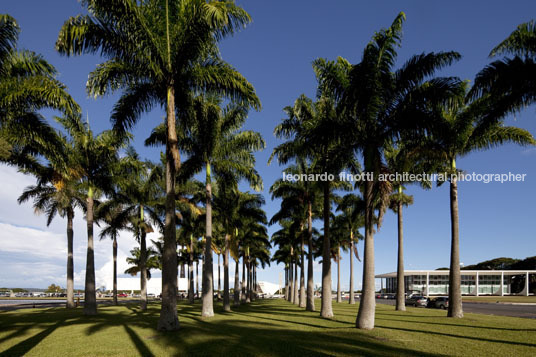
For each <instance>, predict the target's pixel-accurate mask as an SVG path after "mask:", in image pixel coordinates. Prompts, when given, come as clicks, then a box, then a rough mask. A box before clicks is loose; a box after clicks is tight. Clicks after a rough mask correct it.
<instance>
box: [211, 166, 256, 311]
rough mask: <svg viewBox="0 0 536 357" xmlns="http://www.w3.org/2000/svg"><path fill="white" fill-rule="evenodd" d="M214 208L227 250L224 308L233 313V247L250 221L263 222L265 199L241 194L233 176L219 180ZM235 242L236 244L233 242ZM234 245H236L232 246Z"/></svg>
mask: <svg viewBox="0 0 536 357" xmlns="http://www.w3.org/2000/svg"><path fill="white" fill-rule="evenodd" d="M213 202H214V207H215V209H216V210H217V211H218V217H219V220H220V223H221V225H222V227H223V230H224V232H225V250H224V254H223V308H224V310H225V311H231V305H230V295H229V254H230V252H231V248H232V245H234V246H236V245H237V244H239V243H238V242H237V241H235V240H237V239H238V234H239V231H240V230H241V229H243V228H244V224H245V222H249V221H250V220H255V221H263V219H264V220H265V219H266V217H265V213H264V211H263V210H262V209H261V206H262V205H263V204H264V198H263V197H262V196H261V195H258V194H252V193H248V192H241V191H239V190H238V185H237V182H236V181H234V180H233V177H232V176H225V177H222V178H221V179H220V180H218V190H217V194H216V195H215V196H214V200H213ZM232 241H234V242H232ZM231 243H234V244H231Z"/></svg>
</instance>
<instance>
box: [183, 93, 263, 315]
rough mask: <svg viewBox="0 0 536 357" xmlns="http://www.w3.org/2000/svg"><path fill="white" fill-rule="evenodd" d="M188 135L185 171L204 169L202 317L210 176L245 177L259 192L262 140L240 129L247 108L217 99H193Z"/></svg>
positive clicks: (206, 308)
mask: <svg viewBox="0 0 536 357" xmlns="http://www.w3.org/2000/svg"><path fill="white" fill-rule="evenodd" d="M191 112H192V116H191V117H190V120H191V122H188V123H187V126H188V131H189V135H187V136H186V135H185V138H184V139H183V140H182V142H181V149H183V150H184V152H186V153H187V154H188V155H189V158H188V160H187V161H185V162H184V165H183V170H184V171H186V172H193V173H196V172H199V171H201V170H202V169H203V168H205V176H206V179H205V209H206V215H205V217H206V223H205V227H206V232H205V244H206V245H205V261H204V264H203V289H204V290H203V296H202V310H201V315H202V316H203V317H211V316H214V309H213V300H214V292H213V290H212V287H213V276H212V274H213V268H212V175H213V174H214V175H215V176H216V177H222V176H232V177H233V179H234V180H236V181H239V180H240V179H242V178H245V179H246V180H247V181H248V182H249V183H250V185H251V187H252V188H254V189H256V190H260V189H262V180H261V179H260V176H259V174H258V173H257V171H256V170H255V157H254V156H253V152H254V151H258V150H262V149H263V148H264V146H265V143H264V140H263V139H262V137H261V136H260V134H259V133H257V132H254V131H251V130H242V126H243V125H244V123H245V120H246V118H247V108H245V107H244V106H241V105H236V104H231V105H228V106H227V107H226V108H224V109H222V108H221V107H220V100H218V99H216V98H210V97H209V98H205V97H204V96H198V97H197V98H195V100H194V103H193V108H192V111H191Z"/></svg>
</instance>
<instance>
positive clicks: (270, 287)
mask: <svg viewBox="0 0 536 357" xmlns="http://www.w3.org/2000/svg"><path fill="white" fill-rule="evenodd" d="M257 286H258V288H259V293H260V294H267V295H275V294H276V293H277V292H278V291H279V290H280V289H281V287H280V286H279V285H278V284H273V283H270V282H267V281H259V283H258V284H257Z"/></svg>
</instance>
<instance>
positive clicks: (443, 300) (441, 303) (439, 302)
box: [434, 296, 449, 310]
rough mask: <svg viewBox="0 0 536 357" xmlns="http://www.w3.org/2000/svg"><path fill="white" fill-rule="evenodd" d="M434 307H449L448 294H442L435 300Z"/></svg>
mask: <svg viewBox="0 0 536 357" xmlns="http://www.w3.org/2000/svg"><path fill="white" fill-rule="evenodd" d="M434 307H435V308H438V309H443V310H445V309H448V307H449V298H448V297H446V296H440V297H438V298H437V299H435V300H434Z"/></svg>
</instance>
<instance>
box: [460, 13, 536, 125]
mask: <svg viewBox="0 0 536 357" xmlns="http://www.w3.org/2000/svg"><path fill="white" fill-rule="evenodd" d="M535 43H536V25H535V23H534V20H532V21H529V22H526V23H523V24H520V25H519V26H518V27H517V28H516V29H515V30H514V31H513V32H512V33H511V34H510V35H509V36H508V37H507V38H506V39H504V40H503V41H502V42H501V43H500V44H498V45H497V46H496V47H495V48H494V49H493V50H492V51H491V52H490V54H489V56H490V57H492V58H496V57H498V56H502V55H504V56H510V57H505V58H503V59H499V60H495V61H493V62H492V63H490V64H489V65H487V66H486V67H485V68H484V69H482V70H481V71H480V72H479V73H478V74H477V76H476V78H475V83H474V86H473V88H472V89H471V91H470V96H471V98H472V99H475V98H478V97H479V96H482V95H486V94H490V95H491V96H492V97H493V100H491V101H490V102H489V104H490V107H489V108H488V110H487V112H486V116H487V117H488V120H492V121H497V120H500V119H501V118H502V117H504V115H506V114H508V113H511V112H516V111H519V110H521V109H523V108H525V107H526V106H528V105H530V104H533V103H534V102H535V101H536V75H535V73H536V62H535V61H536V46H535V45H534V44H535Z"/></svg>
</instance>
